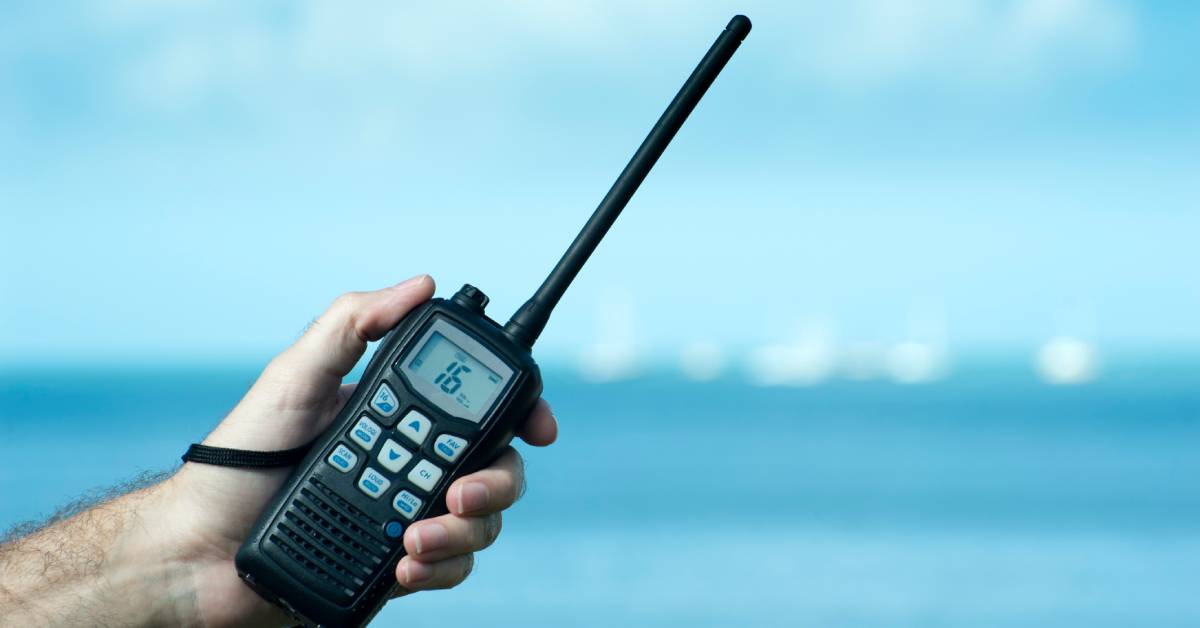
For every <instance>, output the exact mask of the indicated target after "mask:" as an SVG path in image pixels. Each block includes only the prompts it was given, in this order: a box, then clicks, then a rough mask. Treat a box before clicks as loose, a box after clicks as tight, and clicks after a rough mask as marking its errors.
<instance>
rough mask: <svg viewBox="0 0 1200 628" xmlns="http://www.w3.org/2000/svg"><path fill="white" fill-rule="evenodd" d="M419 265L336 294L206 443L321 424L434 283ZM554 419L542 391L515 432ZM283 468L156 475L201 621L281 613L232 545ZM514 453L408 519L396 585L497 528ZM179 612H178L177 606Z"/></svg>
mask: <svg viewBox="0 0 1200 628" xmlns="http://www.w3.org/2000/svg"><path fill="white" fill-rule="evenodd" d="M433 287H434V286H433V280H432V279H430V278H429V277H428V276H425V275H422V276H419V277H415V278H413V279H410V280H408V281H405V282H404V283H401V284H399V285H396V286H393V287H391V288H385V289H383V290H378V291H375V292H364V293H349V294H346V295H343V296H341V297H339V298H338V299H337V300H336V301H334V303H333V305H332V306H331V307H330V308H329V310H328V311H326V312H325V314H323V315H322V316H321V317H320V318H318V319H317V320H316V321H315V322H314V323H313V324H312V326H311V327H310V328H309V329H308V331H307V332H305V334H304V335H303V336H302V337H301V338H300V339H299V340H298V341H296V343H295V344H294V345H293V346H291V347H290V348H288V349H287V350H286V351H284V352H283V353H281V354H280V355H279V356H277V357H276V358H275V359H274V360H272V361H271V363H270V364H269V365H268V366H267V368H266V370H264V371H263V373H262V375H261V376H260V377H259V379H258V381H257V382H255V384H254V386H253V387H251V389H250V390H249V392H247V393H246V395H245V397H243V399H242V400H241V402H240V403H238V405H237V407H235V408H234V409H233V411H232V412H230V413H229V416H228V417H226V418H225V420H224V421H222V422H221V424H220V425H218V426H217V428H216V429H215V430H214V431H213V432H212V434H210V435H209V437H208V438H207V439H205V441H204V442H205V444H208V445H213V446H218V447H233V448H239V449H250V450H258V451H274V450H281V449H289V448H292V447H298V446H300V445H303V444H305V443H307V442H309V441H311V440H312V439H313V438H314V437H316V436H317V435H318V434H320V433H321V432H322V431H323V430H324V429H325V428H326V426H328V425H329V423H330V421H332V420H333V418H334V417H335V416H336V415H337V413H338V411H339V410H340V409H341V407H342V405H344V404H345V402H346V400H347V399H348V398H349V396H350V393H351V392H352V391H353V389H354V385H353V384H350V385H342V378H343V377H344V376H345V375H346V374H347V373H349V371H350V369H352V368H353V367H354V365H355V364H356V363H357V362H358V360H359V358H360V357H361V356H362V354H363V351H364V350H365V349H366V347H367V342H368V341H371V340H378V339H379V338H381V337H382V336H383V335H384V334H385V333H386V332H387V331H388V330H389V329H391V328H392V327H393V326H395V325H396V323H397V322H399V321H400V319H401V318H403V316H404V315H405V314H406V313H408V311H409V310H411V309H412V308H414V307H416V306H417V305H420V304H421V303H423V302H425V301H427V300H428V299H429V298H430V297H431V296H432V295H433ZM557 432H558V427H557V424H556V422H555V420H554V417H553V416H552V415H551V413H550V409H549V407H548V406H547V405H546V403H545V402H544V401H539V402H538V405H537V407H536V408H535V409H534V411H533V413H532V414H531V415H530V417H529V419H528V420H527V422H526V424H525V426H524V429H523V431H522V432H521V433H520V436H521V438H523V439H524V440H525V441H526V442H528V443H529V444H531V445H539V446H542V445H549V444H550V443H552V442H554V439H555V438H556V437H557ZM289 472H290V469H273V470H258V469H255V470H246V469H235V468H228V467H217V466H210V465H202V464H193V463H188V464H185V465H184V466H183V468H181V469H180V470H179V472H178V473H176V474H175V475H174V476H173V477H172V478H171V479H170V480H168V481H167V482H166V483H165V485H166V486H165V487H164V488H165V490H166V493H167V495H169V497H168V498H167V503H168V504H170V506H169V509H170V510H172V511H173V512H172V515H171V520H172V521H173V524H172V525H170V526H169V528H170V529H171V530H172V531H171V533H170V534H171V535H173V536H174V537H175V540H174V541H170V542H169V543H172V544H174V545H176V546H177V550H176V551H177V554H176V560H177V561H178V562H179V563H180V564H182V565H186V566H187V569H186V571H187V572H188V579H190V582H189V583H188V584H187V589H189V590H190V591H192V592H194V612H195V613H196V614H197V615H198V619H199V621H200V623H202V624H203V625H207V626H217V625H235V624H236V625H242V624H265V623H280V622H284V621H285V619H286V618H285V616H284V615H283V614H282V612H281V611H279V610H278V609H276V608H275V607H273V606H271V605H270V604H268V603H267V602H265V601H264V600H263V599H262V598H260V597H259V596H258V595H257V594H255V593H254V592H253V591H251V590H250V589H249V588H248V587H246V586H245V585H244V584H243V583H242V582H241V581H240V580H239V578H238V576H237V573H236V571H235V569H234V565H233V556H234V553H235V552H236V551H237V549H238V547H239V546H240V545H241V543H242V541H243V540H244V539H245V538H246V536H247V535H248V534H249V531H250V528H251V527H252V526H253V525H254V522H255V521H256V520H257V518H258V516H259V514H260V513H261V512H262V510H263V508H264V507H265V506H266V504H267V502H268V501H269V500H270V499H271V497H272V496H273V495H274V494H275V493H276V491H278V490H279V488H280V486H281V485H282V483H283V481H284V480H285V478H286V477H287V474H288V473H289ZM523 482H524V475H523V471H522V463H521V457H520V455H519V454H518V453H517V452H516V450H514V449H512V448H509V449H508V450H507V451H506V452H505V453H504V454H503V455H501V456H500V458H499V459H497V460H496V462H495V463H494V464H492V466H491V467H489V468H486V469H483V470H481V471H479V472H477V473H473V474H471V475H468V476H464V477H462V478H459V479H458V480H457V481H456V482H454V484H452V485H451V486H450V489H449V490H448V491H447V494H446V506H447V508H448V509H449V511H450V513H449V514H446V515H443V516H441V517H436V518H432V519H427V520H424V521H421V522H419V523H416V524H414V525H412V526H410V527H409V528H408V530H407V531H406V533H405V535H404V547H405V549H406V550H408V556H405V557H404V558H403V559H402V560H401V561H400V564H399V565H398V566H397V569H396V576H397V579H398V581H399V583H400V585H401V587H402V588H403V590H404V592H409V591H419V590H424V589H440V588H447V587H452V586H455V585H457V584H458V583H460V582H462V581H463V579H464V578H466V576H467V574H468V573H469V572H470V570H471V566H472V561H473V556H472V552H475V551H477V550H481V549H483V548H485V547H487V546H488V545H490V544H491V543H492V542H493V541H494V540H495V539H496V535H497V534H498V533H499V532H500V523H501V518H500V511H502V510H504V509H505V508H507V507H509V506H511V505H512V504H513V502H514V501H516V499H517V498H518V497H519V496H520V493H521V490H522V488H523ZM184 614H186V613H184Z"/></svg>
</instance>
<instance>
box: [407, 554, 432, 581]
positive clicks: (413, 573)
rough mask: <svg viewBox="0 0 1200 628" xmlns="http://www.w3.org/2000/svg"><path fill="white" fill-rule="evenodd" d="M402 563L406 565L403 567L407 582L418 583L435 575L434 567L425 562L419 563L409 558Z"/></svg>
mask: <svg viewBox="0 0 1200 628" xmlns="http://www.w3.org/2000/svg"><path fill="white" fill-rule="evenodd" d="M402 564H403V565H404V567H402V569H403V570H404V583H405V584H417V583H418V582H422V581H425V580H428V579H429V578H431V577H432V576H433V568H432V567H430V566H429V565H426V564H425V563H419V562H417V561H415V560H412V559H409V560H406V561H403V563H402Z"/></svg>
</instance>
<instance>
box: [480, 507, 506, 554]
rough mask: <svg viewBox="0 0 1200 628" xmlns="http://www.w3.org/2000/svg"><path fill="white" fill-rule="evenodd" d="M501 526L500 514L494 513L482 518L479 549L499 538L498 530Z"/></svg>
mask: <svg viewBox="0 0 1200 628" xmlns="http://www.w3.org/2000/svg"><path fill="white" fill-rule="evenodd" d="M503 525H504V523H503V519H502V518H501V517H500V513H494V514H491V515H488V516H487V517H484V518H483V538H482V539H481V540H480V545H481V548H480V549H482V548H484V547H488V546H490V545H491V544H492V543H495V542H496V539H497V538H498V537H499V536H500V528H501V527H503Z"/></svg>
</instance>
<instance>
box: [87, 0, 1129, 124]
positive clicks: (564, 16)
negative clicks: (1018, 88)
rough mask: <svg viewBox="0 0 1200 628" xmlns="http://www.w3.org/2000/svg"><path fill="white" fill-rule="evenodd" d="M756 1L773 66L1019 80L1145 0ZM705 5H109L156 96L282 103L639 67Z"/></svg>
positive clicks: (120, 86)
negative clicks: (546, 68)
mask: <svg viewBox="0 0 1200 628" xmlns="http://www.w3.org/2000/svg"><path fill="white" fill-rule="evenodd" d="M702 8H703V9H704V10H705V11H706V12H714V11H715V7H714V6H712V5H709V6H703V7H702ZM752 8H753V9H754V11H749V9H748V12H751V13H752V14H753V13H755V11H757V12H758V13H757V14H759V15H761V19H760V25H761V27H760V28H759V29H758V32H756V33H755V34H754V36H753V37H754V39H753V40H752V41H753V45H754V46H756V47H757V48H758V49H759V50H760V51H762V54H760V56H759V57H758V59H759V63H760V65H761V64H763V63H770V64H778V65H779V66H781V69H782V73H783V74H784V75H791V76H792V77H793V78H794V79H797V80H803V81H812V82H817V83H821V84H824V85H826V86H831V87H834V88H838V89H856V90H862V89H875V88H879V87H886V86H890V85H894V84H899V83H903V82H905V81H911V80H918V81H923V80H930V79H932V80H936V81H942V82H947V83H951V84H955V85H974V84H989V85H990V84H1010V83H1012V82H1014V81H1016V82H1020V81H1025V80H1028V79H1031V78H1037V77H1041V76H1046V75H1053V74H1054V73H1055V72H1057V71H1059V70H1062V69H1064V68H1070V67H1073V65H1072V64H1078V63H1104V62H1108V61H1111V60H1112V59H1114V58H1118V59H1119V58H1121V56H1122V55H1124V54H1125V52H1127V50H1128V49H1129V47H1130V46H1131V44H1132V42H1133V39H1134V34H1135V24H1134V20H1133V17H1132V15H1131V14H1130V12H1129V11H1127V10H1125V9H1124V8H1122V7H1121V6H1118V5H1117V4H1115V3H1114V2H1112V1H1111V0H1020V1H1014V2H993V1H988V0H925V1H921V2H914V1H904V0H848V1H846V2H835V3H824V2H822V3H818V2H811V3H764V4H762V5H761V6H756V7H752ZM689 10H691V11H693V12H695V11H696V10H697V9H696V8H695V7H693V5H685V4H680V3H675V2H671V3H633V2H551V1H547V0H541V1H525V2H515V3H504V4H500V3H479V4H473V5H472V6H471V8H470V10H457V11H450V10H446V8H445V7H444V5H436V4H412V3H395V2H384V1H377V0H360V1H358V2H327V1H323V0H306V1H302V2H296V3H291V4H287V5H284V6H283V7H277V8H275V9H272V10H267V9H264V8H263V7H261V6H257V5H246V4H244V3H225V4H218V5H215V6H212V5H209V4H207V3H197V2H195V1H194V0H175V1H173V2H166V3H158V2H146V1H145V0H120V1H119V2H107V3H98V4H96V5H95V7H94V13H95V14H96V20H95V27H96V28H97V29H98V30H101V31H104V32H106V33H107V34H108V36H110V37H112V38H113V39H114V40H117V41H122V42H128V45H127V46H123V47H127V48H129V49H130V51H128V52H126V53H125V55H124V58H123V59H121V60H120V61H119V65H120V68H119V69H118V70H117V71H118V73H119V74H120V75H121V77H122V78H121V80H119V81H118V82H117V83H116V86H117V90H118V91H119V92H120V93H121V94H127V95H129V96H131V97H132V98H133V99H135V103H134V104H136V105H138V106H146V107H150V108H152V109H153V108H166V109H177V108H181V107H187V106H188V105H189V104H193V103H198V102H203V101H204V100H205V99H207V98H211V97H214V96H217V97H226V98H232V99H236V100H238V101H239V102H251V103H252V102H256V101H262V102H265V103H267V104H268V105H269V104H270V103H271V99H272V98H273V97H286V96H287V95H288V94H295V93H297V92H300V93H303V94H305V95H307V94H312V93H323V92H324V93H328V92H332V93H333V95H336V96H339V97H342V98H346V99H349V100H353V99H358V100H363V101H366V100H369V99H370V98H372V97H373V96H377V93H376V91H373V90H380V89H384V86H386V85H397V84H406V85H412V84H413V83H418V84H420V83H426V82H438V81H444V80H445V78H446V76H447V74H448V73H449V74H452V75H453V76H454V77H455V80H458V81H463V80H468V81H489V80H497V79H496V76H497V75H499V76H505V75H508V74H511V73H513V72H519V71H520V69H521V68H522V67H523V66H526V65H528V64H530V63H531V62H534V61H536V60H545V61H547V62H551V63H553V62H556V61H561V58H562V57H563V56H564V55H573V54H576V55H580V56H581V57H583V58H586V59H591V60H594V61H595V62H597V63H602V64H614V65H620V66H621V67H627V66H630V65H632V66H637V64H638V59H637V57H634V56H631V55H632V54H633V52H632V51H636V50H644V49H645V47H644V41H645V39H646V38H648V37H653V38H657V39H659V40H660V41H661V42H662V45H663V46H664V47H665V46H671V47H672V49H674V46H675V44H676V42H678V44H679V46H680V47H682V46H683V42H682V41H680V39H681V38H682V37H683V36H684V34H686V36H687V38H688V40H689V43H691V40H692V39H694V33H693V32H690V31H688V30H687V29H686V27H684V26H681V20H680V19H679V16H680V15H682V14H686V13H687V12H688V11H689ZM272 11H274V13H272ZM276 13H278V15H277V14H276ZM723 14H724V12H722V13H721V15H723ZM714 31H715V26H714ZM639 42H641V43H639ZM688 52H689V54H690V53H691V52H692V49H691V48H688ZM763 69H767V68H763ZM347 90H348V91H349V92H351V93H349V94H346V93H343V92H345V91H347ZM355 91H358V92H361V94H359V95H356V94H355V93H354V92H355ZM292 102H295V101H294V100H293V101H292ZM267 109H269V106H268V107H264V110H267Z"/></svg>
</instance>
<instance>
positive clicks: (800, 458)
mask: <svg viewBox="0 0 1200 628" xmlns="http://www.w3.org/2000/svg"><path fill="white" fill-rule="evenodd" d="M254 375H255V372H254V369H253V368H251V367H244V368H242V367H229V368H216V367H205V368H157V369H149V368H147V369H137V368H117V369H112V370H102V369H99V368H90V369H85V368H76V369H70V370H68V371H66V372H62V371H59V370H49V369H44V368H43V369H15V368H11V367H10V368H8V369H6V370H4V371H3V372H0V454H2V456H3V460H4V461H5V464H3V465H0V526H4V527H8V526H10V525H12V524H15V523H17V522H20V521H24V520H29V519H36V518H39V517H44V516H46V515H47V514H49V513H51V512H53V510H54V509H55V508H56V507H57V506H59V505H62V504H64V503H66V502H68V501H70V500H71V499H73V498H75V497H78V496H79V495H80V494H82V493H84V492H85V491H87V490H88V489H91V488H96V487H103V486H106V485H111V484H114V483H117V482H120V481H122V480H126V479H129V478H131V477H133V476H135V475H137V474H138V473H139V472H142V471H156V470H165V469H171V468H173V467H174V466H175V465H176V464H177V460H178V456H179V454H180V453H182V451H183V450H184V449H185V448H186V446H187V444H188V443H190V442H193V441H197V440H199V439H201V438H202V437H203V436H204V434H205V433H206V432H207V431H208V430H209V429H211V427H212V426H213V425H214V424H215V423H216V422H217V421H218V420H219V419H220V418H221V417H222V416H223V415H224V414H225V413H226V412H227V411H228V410H229V408H230V407H232V406H233V405H234V403H236V401H237V399H238V398H239V397H240V395H241V394H242V393H243V392H244V391H245V389H246V388H247V387H248V386H249V384H250V383H251V382H252V381H253V378H254ZM546 379H547V382H546V391H547V392H546V397H547V399H548V400H549V401H550V402H551V403H552V404H553V406H554V408H555V412H556V414H557V416H558V418H559V422H560V425H561V435H560V440H559V442H558V443H557V444H555V445H554V446H552V447H550V448H547V449H536V448H531V447H527V446H521V450H522V453H523V454H524V455H525V457H526V461H527V468H528V492H527V494H526V495H525V497H524V499H522V500H521V502H519V503H518V504H517V505H516V506H515V507H514V508H513V509H512V510H511V511H509V512H508V513H506V516H505V525H504V532H503V534H502V535H501V537H500V539H499V541H498V542H497V544H496V545H495V546H493V547H492V548H490V549H488V550H487V551H485V552H483V553H481V554H480V555H479V556H478V557H477V566H476V570H475V573H474V574H473V575H472V576H471V578H470V580H469V581H468V582H467V583H466V584H464V585H462V586H460V587H458V588H456V589H454V590H451V591H443V592H434V593H420V594H416V595H413V596H410V597H408V598H404V599H401V600H398V601H395V602H393V603H391V604H390V605H389V606H388V608H387V609H386V610H385V611H384V612H383V613H382V614H381V615H380V617H379V618H378V620H377V622H376V624H375V625H379V626H413V625H425V626H429V625H446V626H478V625H484V624H486V625H491V626H509V625H512V626H517V625H519V626H522V627H540V626H546V627H550V626H555V627H557V626H589V627H590V626H596V627H601V626H603V627H612V626H621V627H622V628H630V627H634V626H667V627H672V626H680V627H682V626H688V627H693V626H846V627H866V626H985V627H991V626H995V627H1000V626H1005V627H1007V626H1014V627H1015V626H1022V627H1028V626H1088V627H1103V626H1131V625H1139V626H1156V627H1168V626H1198V625H1200V452H1198V451H1197V449H1198V445H1200V368H1196V365H1195V364H1194V363H1163V364H1157V365H1156V364H1155V363H1142V362H1139V363H1131V364H1129V365H1126V366H1124V367H1111V368H1109V367H1107V366H1106V370H1105V372H1104V373H1103V374H1102V376H1101V377H1100V379H1099V380H1097V381H1095V382H1092V383H1090V384H1085V385H1079V386H1050V385H1047V384H1044V383H1042V382H1040V381H1038V380H1037V379H1036V378H1035V377H1034V376H1033V374H1032V372H1031V371H1030V370H1029V369H1028V368H1027V367H1026V366H1025V365H1024V364H1015V363H1013V364H1009V363H998V364H990V363H981V364H979V365H976V366H975V367H971V368H959V369H956V370H955V371H954V373H953V374H952V376H951V377H948V378H946V379H944V380H942V381H939V382H934V383H929V384H923V385H908V386H904V385H898V384H893V383H889V382H881V381H867V382H852V381H835V382H831V383H825V384H822V385H818V386H812V387H807V388H761V387H755V386H752V385H749V384H746V383H744V382H743V381H742V379H741V378H739V377H736V376H730V377H728V378H726V379H721V380H717V381H714V382H706V383H695V382H690V381H687V380H684V379H683V378H680V377H678V376H675V375H672V374H670V373H665V372H664V373H658V374H654V373H652V374H649V375H646V376H643V377H640V378H637V379H633V380H629V381H623V382H615V383H604V384H597V383H589V382H586V381H582V380H580V379H578V378H576V377H574V376H573V375H571V374H570V372H568V371H566V370H562V369H551V370H550V371H549V372H548V374H547V378H546Z"/></svg>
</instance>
